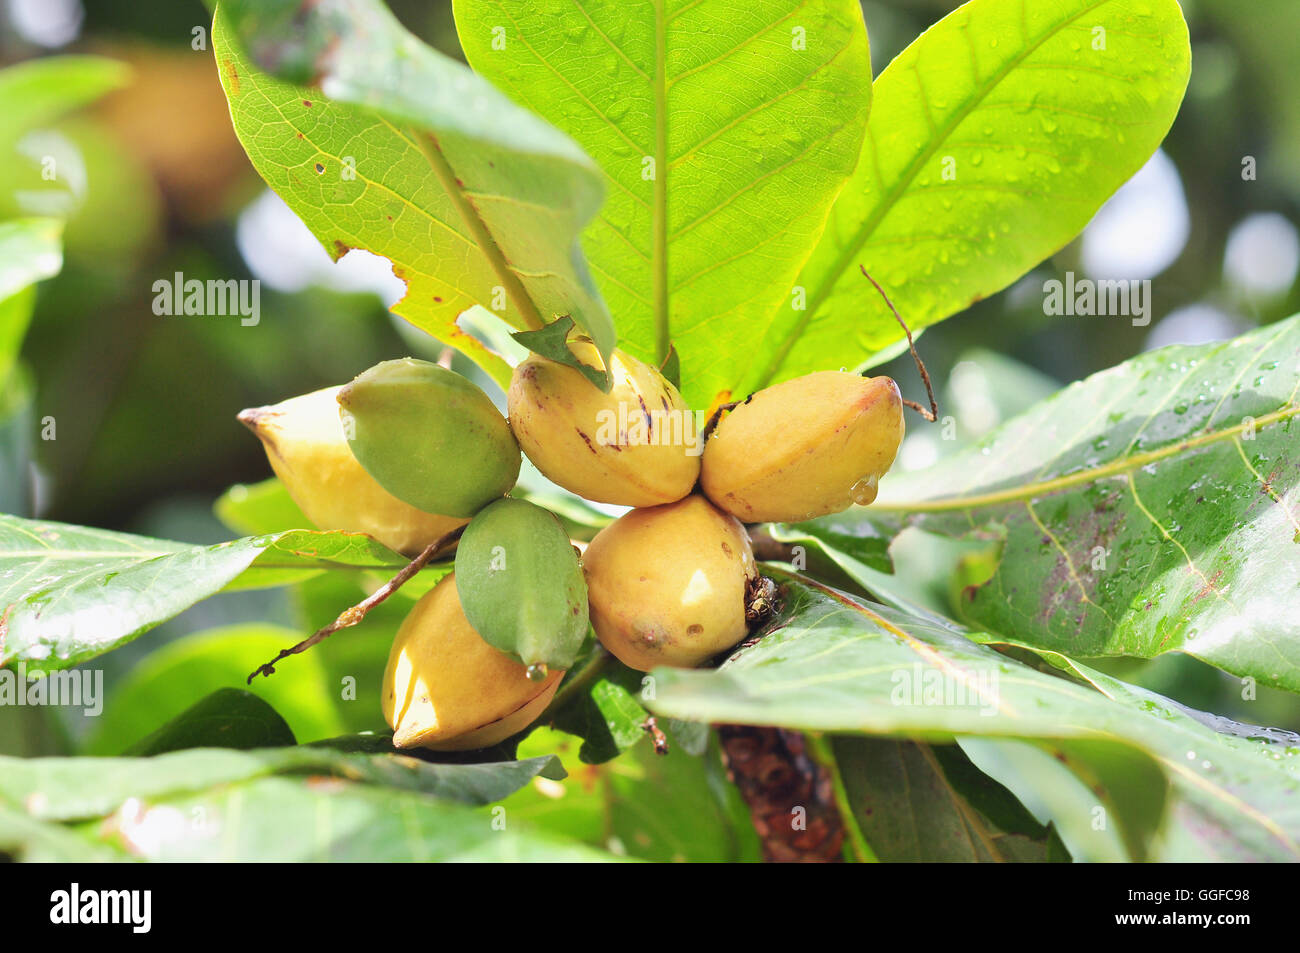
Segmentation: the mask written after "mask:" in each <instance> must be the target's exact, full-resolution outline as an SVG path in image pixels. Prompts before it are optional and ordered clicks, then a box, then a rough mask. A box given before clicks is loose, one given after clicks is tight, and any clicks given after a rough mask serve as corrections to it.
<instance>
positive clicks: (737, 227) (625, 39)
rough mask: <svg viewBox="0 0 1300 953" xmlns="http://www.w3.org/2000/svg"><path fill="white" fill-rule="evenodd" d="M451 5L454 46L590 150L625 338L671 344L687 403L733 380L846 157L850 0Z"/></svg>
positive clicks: (599, 243) (644, 353)
mask: <svg viewBox="0 0 1300 953" xmlns="http://www.w3.org/2000/svg"><path fill="white" fill-rule="evenodd" d="M453 9H454V10H455V13H456V25H457V30H458V32H459V34H460V40H461V45H462V47H464V50H465V55H466V57H467V58H468V59H469V62H470V64H471V65H472V66H473V67H474V68H475V69H476V70H478V71H479V72H480V73H481V74H482V75H484V76H486V77H487V78H488V79H490V80H492V81H493V82H494V83H496V84H498V85H499V86H500V87H501V88H502V89H503V90H505V91H506V92H507V93H508V94H509V95H510V96H512V97H514V99H515V100H516V101H518V102H521V103H523V104H524V105H526V106H528V107H529V108H530V109H533V110H534V111H536V112H537V113H539V114H540V115H542V116H544V117H545V118H547V119H549V120H550V121H551V122H553V123H555V124H556V125H557V126H559V127H560V128H561V129H563V130H564V131H565V132H567V133H569V134H570V135H571V136H573V137H574V138H575V139H577V140H578V142H579V143H580V144H581V145H582V146H583V148H585V149H586V150H587V151H588V152H589V153H590V154H591V155H592V156H593V157H595V159H596V161H597V162H599V163H600V166H601V169H602V170H603V171H604V173H605V177H606V180H607V182H608V184H609V189H608V197H607V200H606V204H605V207H604V209H603V210H602V211H601V214H600V216H599V217H598V218H597V219H596V220H595V221H593V222H592V223H591V224H590V226H589V227H588V228H587V230H586V231H585V232H584V234H583V248H584V249H585V250H586V252H587V256H588V258H589V259H590V261H591V265H592V271H593V272H594V273H595V275H596V278H597V281H598V283H599V285H600V288H601V291H602V292H603V293H604V294H605V296H606V298H607V299H608V300H609V302H610V307H611V309H612V310H613V312H614V313H615V314H616V315H618V325H619V334H620V338H621V340H622V341H623V346H624V347H625V348H626V349H627V350H628V351H629V352H631V353H632V354H634V355H635V356H637V357H639V358H641V359H642V360H645V361H647V362H649V363H652V364H654V365H656V366H659V365H661V364H663V362H664V359H665V358H666V357H667V356H668V349H669V344H670V343H671V344H672V345H673V346H675V347H676V349H677V351H678V353H679V354H680V358H681V378H682V382H683V384H684V388H683V392H684V395H685V397H686V399H687V401H688V402H690V403H691V404H693V405H700V406H707V405H708V403H709V402H710V401H711V400H712V399H713V397H714V395H715V394H717V393H718V392H719V391H730V390H733V389H735V388H736V387H737V386H738V385H739V384H740V383H741V378H742V376H743V374H744V373H745V371H746V369H747V368H748V366H749V364H750V362H751V361H752V360H753V358H754V350H755V345H756V342H760V341H763V340H764V339H765V336H766V334H767V331H768V329H769V327H770V326H771V325H772V322H773V320H774V315H775V312H776V310H777V308H778V306H780V305H781V303H782V302H783V301H785V302H789V301H790V300H791V289H792V286H793V285H794V284H795V276H796V275H797V274H798V270H799V266H800V264H801V263H802V262H803V260H804V258H805V257H806V256H807V254H808V252H809V250H810V249H811V248H812V247H813V245H814V243H815V242H816V241H817V238H818V235H819V234H820V232H821V229H822V226H823V223H824V221H825V217H826V212H827V209H828V208H829V207H830V203H831V202H832V200H833V199H834V198H835V195H836V193H837V192H838V191H839V189H840V187H841V186H842V184H843V182H844V180H845V178H846V177H847V176H848V175H849V173H850V172H851V171H852V169H853V165H854V163H855V162H856V161H857V155H858V152H859V149H860V146H861V142H862V135H863V128H864V126H865V120H866V116H867V110H868V108H869V106H870V103H871V66H870V62H869V57H868V54H867V35H866V30H865V29H864V27H863V24H862V12H861V10H860V8H859V6H858V4H857V2H856V0H802V2H801V0H754V2H750V3H746V4H740V5H735V4H717V3H699V2H697V0H636V2H620V3H612V2H582V3H575V2H573V0H540V2H532V3H527V4H519V3H510V2H507V0H455V2H454V3H453ZM650 163H653V167H651V165H650ZM787 306H788V305H787Z"/></svg>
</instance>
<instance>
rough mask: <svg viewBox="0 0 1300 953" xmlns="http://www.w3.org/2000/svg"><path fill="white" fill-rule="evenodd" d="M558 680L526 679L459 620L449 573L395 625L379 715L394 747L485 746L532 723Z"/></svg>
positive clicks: (555, 674)
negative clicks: (387, 729) (398, 625)
mask: <svg viewBox="0 0 1300 953" xmlns="http://www.w3.org/2000/svg"><path fill="white" fill-rule="evenodd" d="M563 677H564V672H563V671H562V670H555V671H552V672H550V673H549V674H548V675H547V676H546V677H545V678H544V679H541V680H534V679H532V678H529V675H528V670H527V668H525V667H524V666H523V665H522V664H520V662H519V661H517V660H516V659H513V658H511V657H510V656H509V655H507V654H505V653H504V652H501V651H499V650H497V649H494V648H493V647H492V646H490V645H488V644H487V642H485V641H484V640H483V638H482V637H481V636H480V635H479V634H478V632H476V631H475V630H474V628H473V626H471V625H470V624H469V620H468V619H466V618H465V613H464V611H463V610H462V609H461V605H460V597H459V596H458V595H457V592H456V574H455V573H452V574H451V575H449V576H447V577H446V578H445V579H443V580H442V581H441V582H439V583H438V584H437V585H436V586H434V587H433V588H432V589H431V590H429V591H428V592H427V593H425V595H424V596H423V597H422V598H421V599H420V601H419V602H417V603H416V604H415V608H414V609H412V610H411V612H410V614H409V615H408V616H407V617H406V619H405V620H404V621H403V622H402V625H401V627H400V628H399V629H398V631H397V638H396V639H395V640H394V641H393V647H392V650H391V651H390V652H389V655H388V667H387V669H386V670H385V672H384V684H383V694H382V698H383V709H384V717H385V718H387V719H388V724H389V725H390V726H391V727H392V729H393V744H394V745H395V746H397V747H399V748H410V747H423V748H432V749H434V750H439V751H457V750H466V749H471V748H486V747H488V746H489V745H494V744H496V743H497V742H499V741H503V740H505V739H506V738H509V737H510V736H511V735H513V734H516V733H517V732H520V731H522V730H523V729H525V728H527V727H528V726H529V725H530V724H532V723H533V721H534V720H536V718H537V716H538V715H540V714H541V713H542V712H543V711H544V710H545V708H546V706H547V704H548V703H549V702H550V700H551V696H553V695H554V694H555V689H556V688H557V687H558V686H559V684H560V679H561V678H563Z"/></svg>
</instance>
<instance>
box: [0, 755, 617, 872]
mask: <svg viewBox="0 0 1300 953" xmlns="http://www.w3.org/2000/svg"><path fill="white" fill-rule="evenodd" d="M555 764H556V762H555V759H554V758H553V757H539V758H532V759H529V760H527V761H516V762H505V763H500V764H474V765H462V764H433V763H428V762H425V761H422V760H420V759H417V758H412V757H407V756H401V755H393V754H379V755H366V754H345V753H343V752H340V751H333V750H330V749H327V748H321V747H309V748H292V747H290V748H270V749H259V750H254V751H230V750H225V749H199V750H190V751H180V752H175V753H172V754H164V755H159V756H157V757H152V758H33V759H18V758H3V759H0V849H3V850H7V851H10V852H13V853H16V854H17V855H18V856H20V857H22V858H25V859H28V860H36V859H60V860H81V861H85V860H106V859H127V858H131V859H146V860H204V861H212V860H241V861H262V860H277V861H284V860H354V861H380V860H389V861H391V860H528V861H538V860H608V859H610V858H609V855H607V854H602V853H600V852H597V851H594V850H591V849H589V848H584V847H582V846H580V845H577V844H574V843H572V842H570V841H566V840H564V839H561V838H557V837H554V836H551V835H547V834H539V833H536V832H534V831H532V830H529V829H527V828H524V827H522V826H521V825H519V824H516V823H515V822H514V821H513V819H509V817H508V815H503V816H505V817H507V819H508V823H507V825H506V826H505V828H504V829H502V826H501V825H500V823H499V819H500V816H499V815H498V814H493V813H488V812H486V811H483V810H475V809H471V808H470V807H466V806H464V805H486V804H490V803H493V802H495V801H499V800H501V798H503V797H505V796H506V795H508V794H509V793H511V792H512V791H515V790H517V789H518V788H519V787H520V786H521V785H524V784H527V783H528V781H529V780H530V779H532V778H533V777H535V776H536V775H537V774H538V773H539V772H543V771H546V772H549V773H551V774H555V773H556V772H555V771H554V770H553V768H554V767H555ZM443 799H448V800H443ZM454 801H460V802H463V803H462V804H457V803H453V802H454Z"/></svg>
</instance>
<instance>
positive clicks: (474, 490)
mask: <svg viewBox="0 0 1300 953" xmlns="http://www.w3.org/2000/svg"><path fill="white" fill-rule="evenodd" d="M338 401H339V407H341V408H342V416H343V425H344V426H343V430H344V433H345V435H346V436H347V438H348V443H349V444H350V445H351V447H352V453H353V454H354V455H355V456H356V458H357V460H358V461H359V462H360V463H361V465H362V466H363V467H365V468H366V472H368V473H369V474H370V475H371V476H373V477H374V478H375V479H376V480H378V481H379V483H380V485H382V486H383V487H384V489H386V490H388V492H390V493H392V494H393V495H394V496H396V497H397V498H398V499H401V500H405V501H406V502H407V503H410V504H411V505H412V506H417V507H419V508H420V509H422V510H428V511H431V512H435V513H447V514H450V515H451V516H473V515H474V514H475V513H477V512H478V511H479V510H480V509H482V508H483V507H484V506H486V505H487V504H488V503H490V502H491V501H492V500H494V499H500V498H501V497H502V496H504V495H505V494H506V493H508V492H509V491H510V488H511V487H512V486H514V485H515V480H516V479H517V478H518V477H519V444H518V443H516V441H515V437H514V434H513V433H511V431H510V427H509V425H508V424H507V423H506V421H505V418H504V417H502V416H501V412H500V411H498V410H497V409H496V407H495V406H494V405H493V404H492V401H491V399H490V398H489V397H488V396H487V394H485V393H483V391H481V390H479V388H478V387H476V386H474V384H473V383H472V382H471V381H469V380H467V379H466V378H464V377H462V376H461V375H459V374H457V373H455V372H454V371H450V370H448V369H447V368H445V367H441V366H439V365H437V364H431V363H429V362H428V361H417V360H413V359H411V358H403V359H402V360H398V361H384V362H383V363H382V364H376V365H375V366H374V367H372V368H370V370H368V371H366V372H365V373H364V374H360V375H358V376H357V378H356V379H355V380H354V381H352V383H350V384H348V385H347V386H346V387H344V388H343V389H342V390H341V391H339V395H338Z"/></svg>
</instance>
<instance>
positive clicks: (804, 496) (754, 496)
mask: <svg viewBox="0 0 1300 953" xmlns="http://www.w3.org/2000/svg"><path fill="white" fill-rule="evenodd" d="M902 440H903V403H902V397H901V396H900V395H899V393H898V385H897V384H895V383H894V381H893V380H892V379H890V378H888V377H872V378H864V377H859V376H858V375H856V374H847V373H844V372H842V371H822V372H819V373H816V374H809V375H807V376H806V377H798V378H795V379H794V380H790V381H786V382H785V383H783V384H777V385H776V386H774V387H768V388H766V389H764V390H761V391H759V392H758V393H756V394H754V395H753V397H751V398H750V399H749V400H748V401H746V402H745V403H744V404H742V405H740V406H739V407H737V408H736V409H735V410H733V411H732V412H731V413H729V414H728V415H727V416H726V417H724V418H723V419H722V421H721V423H719V424H718V426H717V427H716V428H715V429H714V431H713V434H712V435H711V436H710V438H709V440H708V443H707V445H706V446H705V448H704V466H703V472H702V474H701V483H700V486H701V488H702V489H703V490H704V492H705V494H706V495H707V496H708V498H709V499H710V500H712V501H713V502H714V503H716V504H717V505H718V506H720V507H722V508H723V509H724V510H726V511H727V512H728V513H731V514H732V515H733V516H736V517H737V518H739V519H741V520H743V521H745V522H746V523H762V522H780V523H794V522H798V521H800V520H807V519H813V518H814V517H817V516H825V515H827V514H829V513H838V512H840V511H841V510H846V509H848V508H849V506H850V505H852V504H853V503H862V504H866V503H870V502H872V501H873V500H874V499H875V498H876V485H877V483H878V481H879V480H880V478H881V477H882V476H883V475H884V474H885V472H886V471H887V470H888V469H889V467H890V465H891V464H893V462H894V456H895V454H897V453H898V445H899V444H900V443H902Z"/></svg>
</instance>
